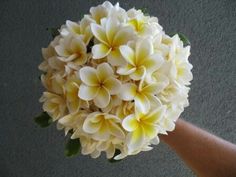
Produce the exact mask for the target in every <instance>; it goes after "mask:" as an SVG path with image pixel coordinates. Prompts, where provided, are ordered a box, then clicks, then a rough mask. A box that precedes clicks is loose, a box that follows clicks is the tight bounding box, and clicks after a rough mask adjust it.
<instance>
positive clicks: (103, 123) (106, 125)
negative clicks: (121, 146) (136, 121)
mask: <svg viewBox="0 0 236 177" xmlns="http://www.w3.org/2000/svg"><path fill="white" fill-rule="evenodd" d="M117 123H120V119H119V118H118V117H116V116H114V115H112V114H107V113H101V112H94V113H91V114H89V115H88V117H87V118H86V119H85V122H84V125H83V130H84V131H85V132H87V133H89V134H92V138H93V139H95V140H98V141H106V140H108V139H109V138H110V136H115V137H117V138H119V139H123V138H124V137H125V134H124V132H123V131H122V129H121V127H120V126H119V125H118V124H117Z"/></svg>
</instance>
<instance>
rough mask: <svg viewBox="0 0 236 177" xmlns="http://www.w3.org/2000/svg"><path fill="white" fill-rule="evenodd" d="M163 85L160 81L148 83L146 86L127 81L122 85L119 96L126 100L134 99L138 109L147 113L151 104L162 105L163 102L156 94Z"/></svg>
mask: <svg viewBox="0 0 236 177" xmlns="http://www.w3.org/2000/svg"><path fill="white" fill-rule="evenodd" d="M162 89H163V88H162V85H159V84H158V83H152V84H148V85H146V86H141V87H138V86H137V85H135V84H134V83H126V84H124V85H122V87H121V90H123V91H122V92H120V94H119V96H120V97H121V99H123V100H125V101H131V100H134V103H135V106H136V108H137V111H141V112H142V113H147V112H148V111H149V110H150V108H151V104H155V105H156V106H160V105H161V102H160V100H159V99H158V97H156V96H155V95H156V94H158V93H159V92H160V91H161V90H162Z"/></svg>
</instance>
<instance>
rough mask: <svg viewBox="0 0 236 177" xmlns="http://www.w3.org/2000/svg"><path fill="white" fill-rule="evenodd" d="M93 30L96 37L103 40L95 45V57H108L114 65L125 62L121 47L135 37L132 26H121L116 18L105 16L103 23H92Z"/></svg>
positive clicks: (93, 52) (93, 51) (93, 49)
mask: <svg viewBox="0 0 236 177" xmlns="http://www.w3.org/2000/svg"><path fill="white" fill-rule="evenodd" d="M91 30H92V33H93V35H94V36H95V37H96V39H97V40H98V41H99V42H101V43H98V44H96V45H94V46H93V48H92V54H93V58H94V59H101V58H104V57H107V61H108V62H109V63H110V64H111V65H113V66H119V65H123V64H125V61H124V59H123V58H122V56H121V55H120V51H119V47H120V46H121V45H124V44H126V43H127V42H128V41H129V40H131V39H132V38H133V35H134V34H133V30H132V28H131V27H128V26H121V24H120V22H119V21H118V20H117V19H115V18H108V19H106V18H103V19H102V22H101V25H98V24H91Z"/></svg>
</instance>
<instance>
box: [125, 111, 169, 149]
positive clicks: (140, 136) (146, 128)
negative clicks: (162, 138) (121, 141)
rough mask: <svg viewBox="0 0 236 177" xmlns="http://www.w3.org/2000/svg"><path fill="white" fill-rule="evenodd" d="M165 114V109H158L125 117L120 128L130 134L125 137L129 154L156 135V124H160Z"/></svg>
mask: <svg viewBox="0 0 236 177" xmlns="http://www.w3.org/2000/svg"><path fill="white" fill-rule="evenodd" d="M164 113H165V107H159V108H158V109H155V110H153V111H151V112H149V113H147V114H140V113H136V114H131V115H129V116H127V117H126V118H125V119H124V120H123V122H122V126H123V128H124V129H125V130H127V131H128V132H130V133H129V134H128V136H127V140H126V141H127V144H128V148H129V153H132V152H133V151H135V150H138V149H140V148H141V147H143V145H144V144H145V143H146V142H147V141H149V140H151V139H153V138H154V137H156V136H157V134H158V131H159V129H158V123H159V122H161V120H162V119H163V116H164Z"/></svg>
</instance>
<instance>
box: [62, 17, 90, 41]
mask: <svg viewBox="0 0 236 177" xmlns="http://www.w3.org/2000/svg"><path fill="white" fill-rule="evenodd" d="M92 22H93V21H92V20H91V19H90V18H87V17H85V18H83V19H82V20H81V22H80V23H76V22H73V21H70V20H67V21H66V25H65V26H63V27H62V29H61V30H60V33H61V35H62V36H68V35H75V36H77V37H80V38H82V39H83V41H84V42H85V44H88V43H89V40H90V39H91V38H92V32H91V29H90V23H92Z"/></svg>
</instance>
